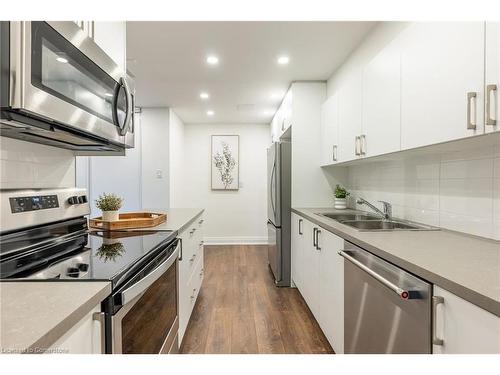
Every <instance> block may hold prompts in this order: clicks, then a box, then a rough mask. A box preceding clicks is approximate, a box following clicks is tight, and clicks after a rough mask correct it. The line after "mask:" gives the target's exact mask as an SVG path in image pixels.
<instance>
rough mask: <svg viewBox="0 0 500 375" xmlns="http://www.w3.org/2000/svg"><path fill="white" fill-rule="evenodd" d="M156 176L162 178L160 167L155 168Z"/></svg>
mask: <svg viewBox="0 0 500 375" xmlns="http://www.w3.org/2000/svg"><path fill="white" fill-rule="evenodd" d="M156 178H158V179H162V178H163V171H162V170H161V169H157V170H156Z"/></svg>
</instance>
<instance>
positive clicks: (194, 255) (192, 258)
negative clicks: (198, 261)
mask: <svg viewBox="0 0 500 375" xmlns="http://www.w3.org/2000/svg"><path fill="white" fill-rule="evenodd" d="M195 258H196V254H193V256H192V257H191V259H189V261H190V262H191V263H192V262H194V260H195Z"/></svg>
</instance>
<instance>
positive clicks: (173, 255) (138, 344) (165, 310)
mask: <svg viewBox="0 0 500 375" xmlns="http://www.w3.org/2000/svg"><path fill="white" fill-rule="evenodd" d="M172 247H174V248H175V250H174V251H172ZM178 255H179V241H178V240H176V241H175V243H174V244H173V245H172V246H170V247H169V249H166V250H164V251H162V252H161V253H160V254H159V255H158V256H156V257H155V258H154V259H153V260H152V261H151V262H149V263H148V264H147V265H146V266H145V267H144V268H143V270H142V271H140V272H139V273H138V275H137V276H136V277H134V278H132V279H131V281H130V282H128V283H126V284H125V285H124V286H123V287H122V288H120V289H119V290H118V291H117V293H115V294H114V295H113V298H114V299H115V301H121V304H122V305H123V306H122V307H121V308H120V310H118V311H117V312H116V313H115V314H114V315H113V316H112V317H111V326H112V332H111V338H112V353H123V354H158V353H176V352H178V347H179V345H178V339H177V333H178V330H179V319H178Z"/></svg>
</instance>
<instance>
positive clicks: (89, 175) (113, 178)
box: [76, 114, 142, 216]
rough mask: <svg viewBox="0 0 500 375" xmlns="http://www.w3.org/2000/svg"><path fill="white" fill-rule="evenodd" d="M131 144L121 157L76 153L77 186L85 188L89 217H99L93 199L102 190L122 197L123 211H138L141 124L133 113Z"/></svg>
mask: <svg viewBox="0 0 500 375" xmlns="http://www.w3.org/2000/svg"><path fill="white" fill-rule="evenodd" d="M134 116H135V121H134V124H135V147H134V148H132V149H127V150H126V151H125V156H92V157H89V156H77V157H76V171H77V179H76V181H77V186H78V187H84V188H86V189H87V191H88V194H89V197H90V199H91V202H90V203H91V204H90V208H91V216H99V215H100V210H98V209H97V207H96V206H95V200H96V199H97V198H98V197H99V195H101V194H103V193H114V194H116V195H118V196H120V197H122V198H123V207H122V210H123V211H138V210H141V208H142V203H141V188H142V186H141V168H142V166H141V149H142V147H141V125H140V116H139V115H137V114H135V115H134Z"/></svg>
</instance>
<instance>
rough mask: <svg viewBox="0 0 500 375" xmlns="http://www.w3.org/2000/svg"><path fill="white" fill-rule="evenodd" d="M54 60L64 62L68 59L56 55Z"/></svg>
mask: <svg viewBox="0 0 500 375" xmlns="http://www.w3.org/2000/svg"><path fill="white" fill-rule="evenodd" d="M56 60H57V61H59V62H60V63H63V64H66V63H67V62H68V59H65V58H64V57H57V58H56Z"/></svg>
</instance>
